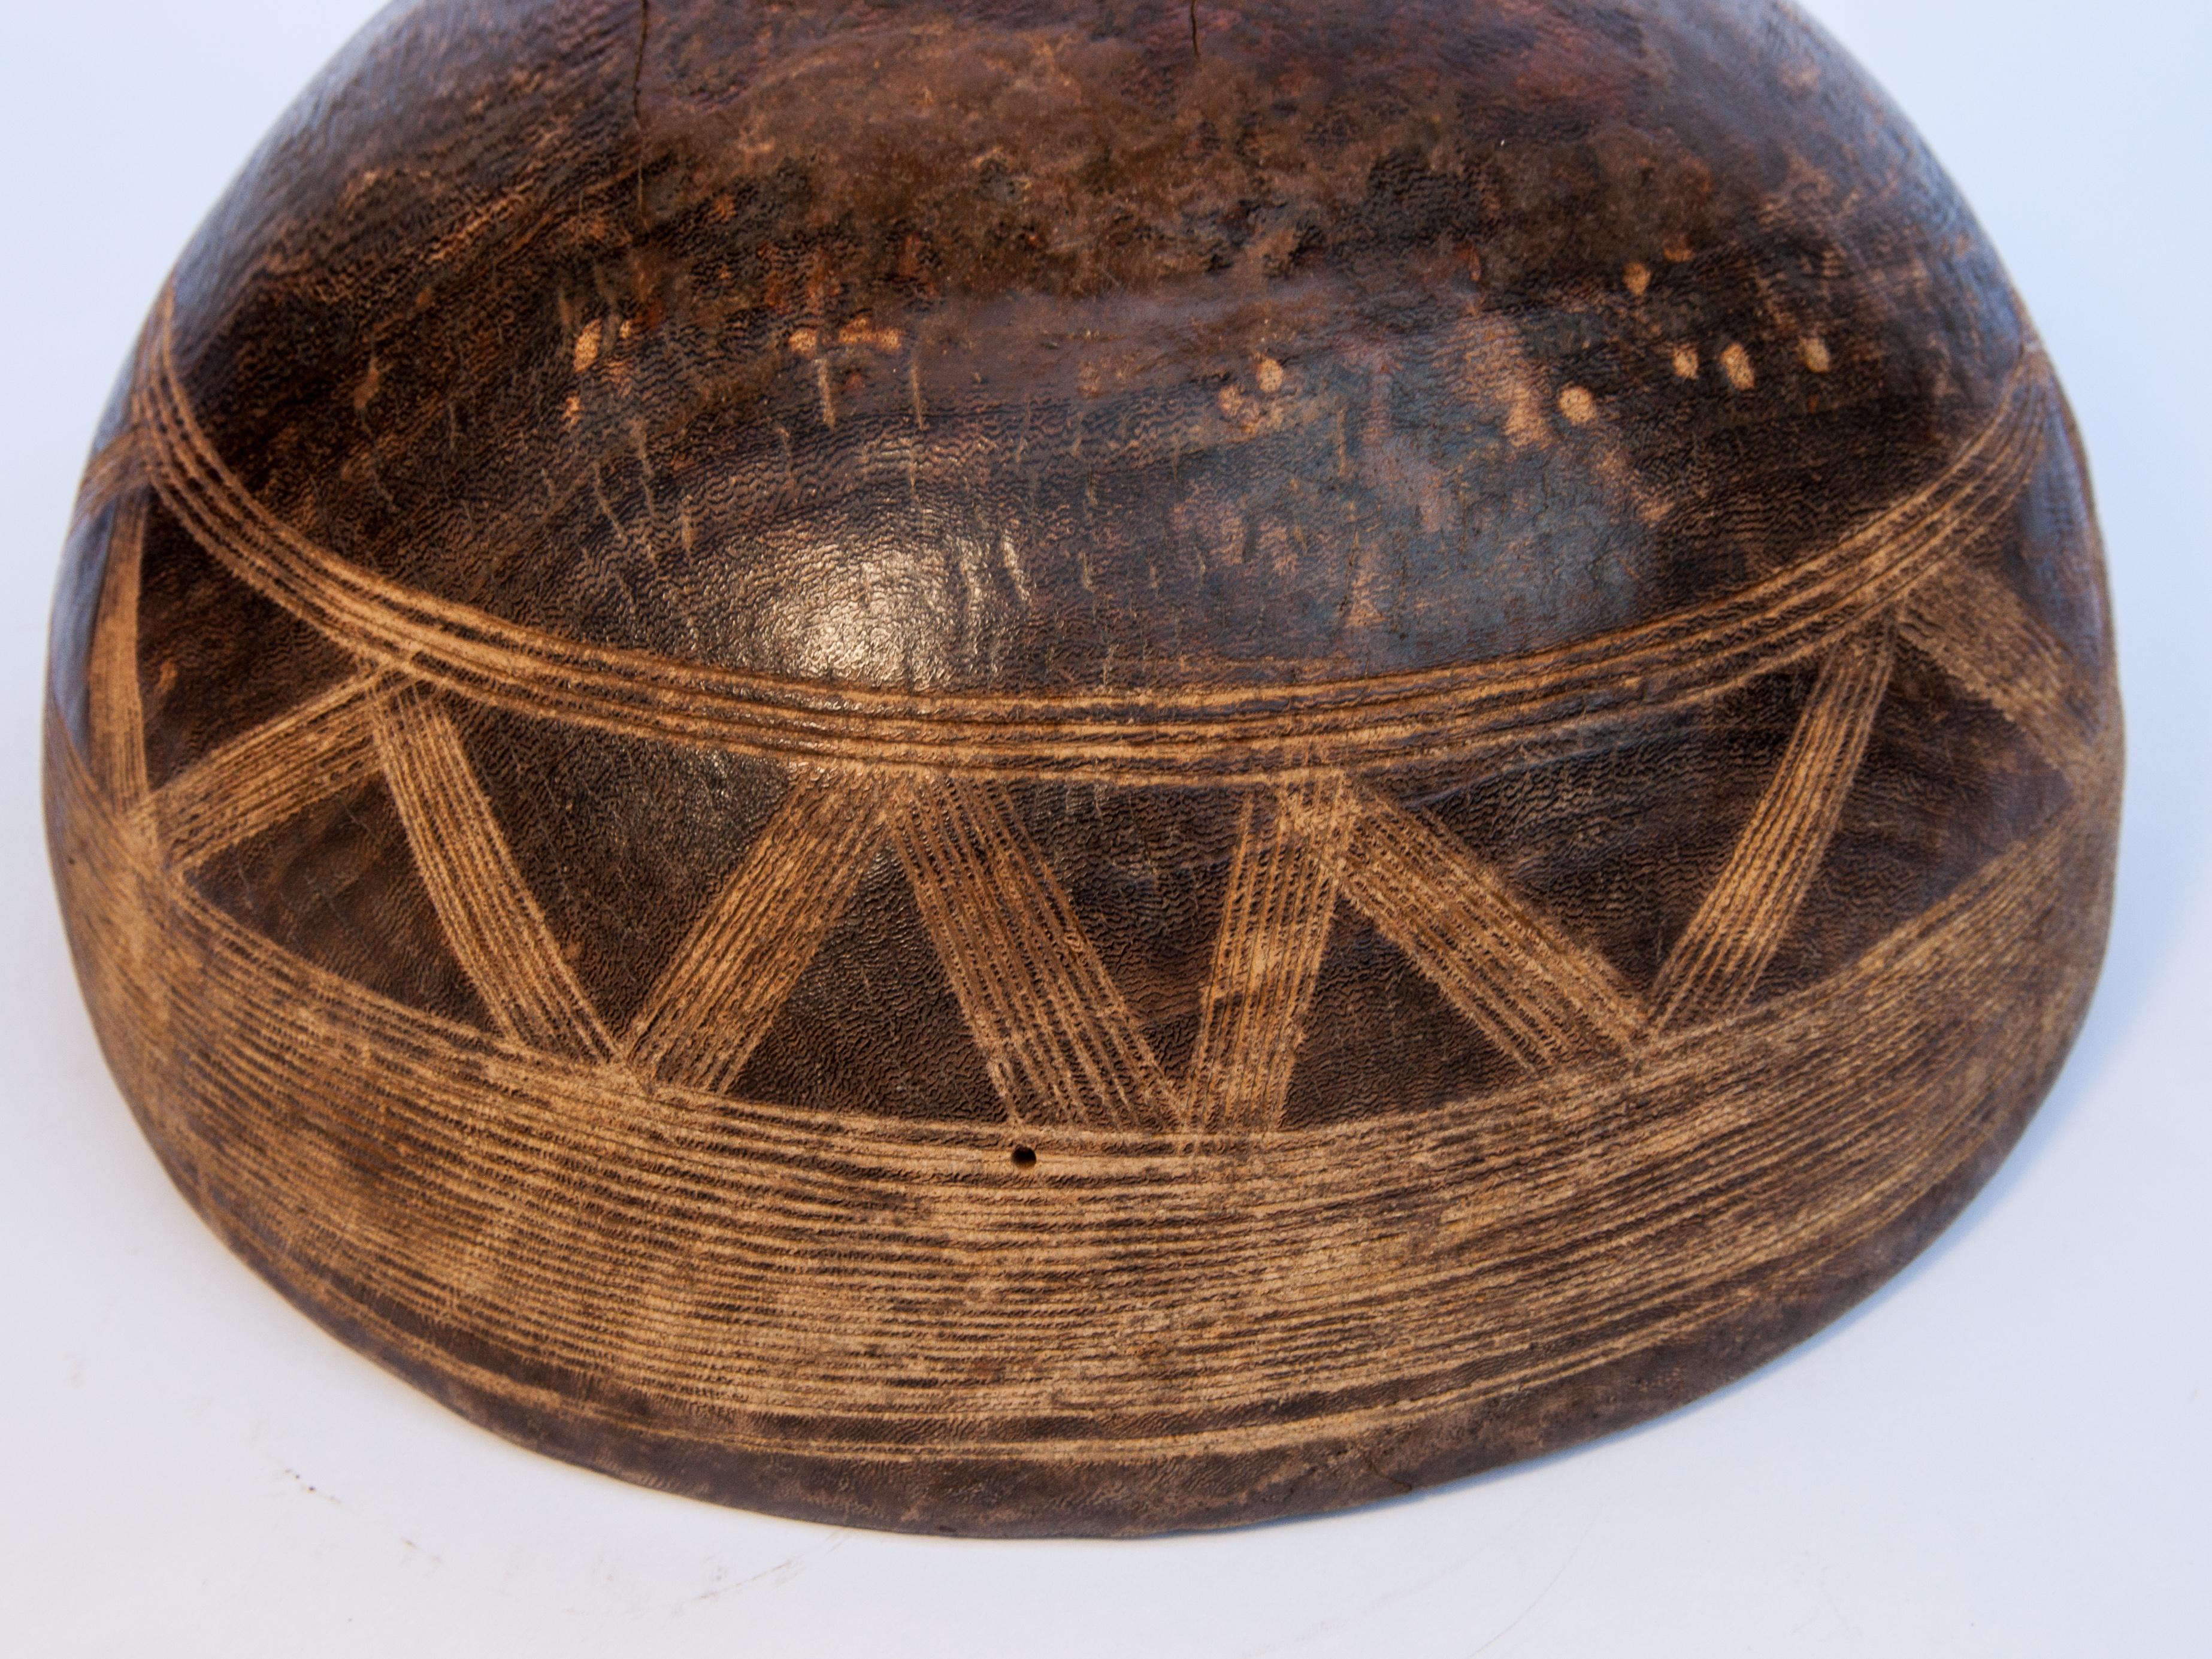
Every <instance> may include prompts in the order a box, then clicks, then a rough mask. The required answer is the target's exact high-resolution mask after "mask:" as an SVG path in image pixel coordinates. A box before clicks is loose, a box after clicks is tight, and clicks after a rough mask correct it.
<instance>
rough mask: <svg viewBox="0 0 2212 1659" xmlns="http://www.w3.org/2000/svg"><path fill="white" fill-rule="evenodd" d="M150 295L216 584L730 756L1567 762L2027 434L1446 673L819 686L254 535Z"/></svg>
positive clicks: (180, 492) (423, 666) (1871, 579)
mask: <svg viewBox="0 0 2212 1659" xmlns="http://www.w3.org/2000/svg"><path fill="white" fill-rule="evenodd" d="M169 307H170V301H169V299H168V298H167V296H166V295H165V296H164V298H163V300H162V301H161V304H160V305H159V306H158V307H156V309H155V315H154V319H153V320H152V322H151V324H150V325H149V337H148V338H147V341H146V343H145V344H144V346H143V349H142V350H141V353H140V368H139V378H138V383H137V389H136V392H135V395H134V409H135V416H136V422H137V427H138V428H139V432H140V435H141V441H142V443H143V465H144V466H145V468H146V471H147V474H148V476H149V477H150V479H151V480H152V482H153V483H154V486H155V489H157V490H158V491H159V493H160V495H161V500H162V501H163V502H164V503H165V504H166V505H167V507H168V509H169V510H170V511H171V512H172V513H174V514H175V515H176V516H177V518H178V519H179V520H181V521H182V522H183V523H184V524H185V526H186V527H187V528H188V529H189V530H190V531H191V533H192V534H193V535H194V536H195V537H197V538H198V539H199V540H200V542H201V543H202V544H204V546H205V547H206V548H207V549H208V550H209V551H210V553H211V554H213V555H214V556H215V557H216V559H217V560H219V561H220V562H222V564H223V565H224V566H225V568H228V570H229V571H230V572H231V573H232V574H234V575H235V576H236V577H238V578H239V580H241V581H244V582H246V584H247V585H249V586H252V588H254V589H255V590H256V591H257V592H260V593H262V594H263V595H264V596H265V597H267V598H268V599H271V600H273V601H274V602H275V603H276V604H277V605H281V606H283V608H284V609H285V610H287V611H290V612H291V613H293V614H294V615H295V616H296V617H300V618H301V619H302V620H303V621H305V622H307V623H308V624H310V625H311V626H313V627H314V628H316V629H319V630H321V631H322V632H323V633H325V635H329V636H330V637H331V639H333V640H335V641H337V642H338V643H339V644H340V645H342V646H343V647H345V648H346V649H347V650H348V651H349V652H351V653H354V654H355V655H356V656H357V657H359V658H361V659H363V660H364V661H366V662H368V663H372V664H375V665H380V666H383V667H386V668H390V669H394V670H398V671H403V672H404V673H407V674H409V675H411V676H414V677H415V678H419V679H422V680H426V681H428V682H431V683H433V684H437V685H440V686H442V687H444V688H446V689H447V690H451V691H453V692H455V693H458V694H459V695H460V696H465V697H470V698H473V699H476V700H477V701H479V702H488V703H492V704H496V705H498V706H500V707H502V708H510V709H513V710H515V711H518V712H520V713H522V714H532V715H538V716H543V717H549V718H553V719H559V720H572V721H575V722H578V723H580V724H584V725H588V726H597V727H599V728H601V729H604V730H607V731H612V732H623V733H628V734H629V735H632V736H637V737H645V738H660V739H664V740H668V741H674V742H680V743H690V744H705V745H708V746H711V747H714V748H719V749H725V750H732V751H735V752H739V753H745V754H753V755H761V756H768V757H784V758H789V759H811V760H816V761H824V762H836V763H848V764H872V765H876V766H884V767H893V768H904V769H924V770H928V771H932V772H937V773H944V772H959V771H967V772H984V773H998V774H1002V775H1004V774H1013V775H1057V776H1065V777H1076V778H1087V779H1092V780H1097V781H1112V782H1121V783H1146V782H1176V781H1187V780H1197V779H1213V780H1233V779H1236V778H1238V777H1247V776H1249V777H1254V778H1255V779H1256V778H1258V777H1261V776H1265V777H1268V778H1273V779H1282V778H1285V777H1294V776H1298V775H1317V774H1320V773H1323V772H1329V771H1339V770H1343V769H1360V768H1364V767H1383V766H1390V765H1402V764H1405V763H1410V762H1418V761H1424V760H1431V759H1436V758H1441V757H1459V756H1465V755H1470V754H1474V753H1478V752H1480V751H1483V750H1490V749H1494V748H1498V747H1500V746H1516V747H1526V746H1528V745H1532V744H1535V745H1541V744H1547V743H1550V742H1559V741H1569V740H1571V738H1572V737H1573V736H1574V734H1576V733H1578V732H1583V731H1587V730H1588V729H1589V728H1592V727H1595V726H1605V725H1609V724H1612V723H1613V722H1616V721H1619V720H1623V719H1627V718H1632V717H1635V716H1638V715H1642V714H1654V713H1658V712H1662V711H1663V710H1665V709H1668V708H1678V707H1685V706H1688V705H1692V704H1695V703H1697V702H1703V701H1705V700H1708V699H1711V698H1712V697H1715V696H1720V695H1721V694H1723V693H1724V692H1726V691H1728V690H1730V689H1732V688H1734V687H1735V686H1738V685H1741V684H1744V683H1746V682H1747V681H1748V680H1751V679H1753V678H1756V677H1758V676H1759V675H1761V674H1764V673H1766V672H1769V671H1772V670H1774V669H1776V668H1778V667H1781V666H1783V665H1785V664H1788V663H1790V662H1793V661H1796V660H1798V659H1802V658H1803V657H1805V656H1806V655H1808V654H1809V653H1814V652H1817V651H1819V650H1820V649H1821V648H1823V647H1826V646H1827V645H1830V644H1832V643H1833V642H1834V641H1836V640H1837V639H1838V638H1840V637H1842V636H1843V635H1847V634H1849V633H1850V632H1852V631H1854V630H1855V629H1858V628H1859V627H1861V626H1863V624H1865V623H1868V622H1869V621H1870V620H1871V619H1873V618H1874V617H1877V616H1880V615H1882V614H1884V613H1886V612H1887V611H1889V610H1890V609H1891V608H1892V607H1893V606H1894V605H1897V604H1898V603H1899V601H1900V600H1901V599H1904V598H1905V595H1907V594H1908V593H1910V592H1911V590H1912V589H1913V588H1914V586H1916V585H1917V584H1918V583H1919V582H1921V581H1922V580H1924V579H1925V578H1927V577H1928V576H1929V575H1930V574H1933V573H1935V572H1936V571H1937V570H1940V569H1942V568H1944V567H1945V566H1947V565H1948V564H1950V563H1951V562H1954V560H1956V559H1958V558H1960V556H1963V555H1965V554H1966V553H1967V552H1968V551H1969V550H1971V549H1972V548H1973V547H1974V546H1976V545H1977V544H1979V543H1981V542H1982V541H1984V539H1985V538H1990V537H1991V536H1994V535H1996V534H1998V533H2000V532H2002V528H2003V526H2004V525H2005V523H2006V521H2007V515H2006V513H2005V512H2004V510H2003V509H2004V508H2005V507H2006V506H2007V505H2008V503H2009V502H2010V501H2013V500H2014V499H2015V497H2016V496H2017V495H2018V494H2019V493H2020V491H2021V489H2023V488H2024V487H2025V486H2026V484H2027V481H2028V479H2029V477H2030V476H2031V475H2032V473H2033V468H2034V466H2035V464H2036V460H2037V458H2038V456H2039V453H2040V452H2041V447H2042V444H2043V441H2044V437H2045V431H2046V428H2047V427H2048V424H2049V420H2050V415H2051V404H2050V393H2049V376H2048V371H2047V368H2046V366H2045V362H2044V360H2043V358H2042V356H2041V355H2040V353H2039V352H2035V351H2033V350H2032V351H2030V352H2029V353H2028V354H2027V356H2024V357H2023V358H2022V360H2021V362H2020V364H2019V365H2018V366H2017V367H2016V368H2015V370H2014V372H2013V374H2012V376H2011V378H2010V379H2009V380H2008V382H2007V384H2006V386H2005V390H2004V392H2003V396H2002V399H2001V400H2000V403H1999V404H1998V407H1997V409H1996V411H1995V413H1994V414H1993V415H1992V416H1990V420H1989V422H1988V423H1987V424H1986V425H1985V426H1984V428H1983V429H1982V431H1981V432H1980V433H1979V434H1978V435H1976V436H1975V438H1974V439H1973V440H1972V441H1971V442H1969V443H1968V444H1967V445H1966V447H1964V448H1963V449H1962V450H1961V451H1960V453H1959V454H1958V456H1957V457H1956V458H1955V459H1953V461H1952V462H1951V463H1950V465H1948V466H1947V467H1946V468H1945V469H1944V470H1943V471H1942V473H1941V474H1940V475H1939V476H1938V477H1936V478H1934V479H1932V480H1931V481H1929V483H1926V484H1925V485H1923V486H1922V487H1921V488H1920V489H1917V490H1915V491H1913V492H1912V493H1911V495H1907V496H1905V498H1904V499H1902V500H1900V501H1898V502H1897V503H1895V504H1894V505H1893V506H1892V507H1889V508H1887V510H1885V511H1883V512H1881V513H1878V514H1876V515H1875V516H1874V517H1873V518H1871V519H1870V520H1868V521H1867V522H1866V523H1865V524H1863V525H1862V526H1860V527H1859V528H1858V529H1857V530H1855V531H1854V532H1851V533H1850V535H1849V536H1846V537H1844V538H1843V539H1841V540H1840V541H1838V542H1837V543H1835V544H1833V545H1832V546H1831V547H1829V548H1826V549H1825V550H1822V551H1820V552H1819V553H1816V554H1814V556H1811V557H1809V558H1806V559H1803V560H1801V561H1799V562H1797V563H1796V564H1795V565H1793V566H1791V567H1790V568H1789V569H1787V570H1785V571H1783V572H1781V573H1779V574H1776V575H1774V576H1772V577H1770V578H1768V579H1767V580H1764V581H1760V582H1758V583H1754V584H1753V585H1752V586H1748V587H1747V588H1744V589H1742V590H1741V591H1739V592H1735V593H1732V594H1729V595H1727V596H1726V597H1724V598H1722V599H1717V600H1714V601H1712V602H1711V603H1709V604H1706V605H1699V606H1697V607H1695V608H1692V609H1691V610H1687V611H1680V612H1677V613H1675V614H1674V615H1673V616H1669V617H1662V618H1660V619H1658V620H1657V621H1655V622H1652V623H1644V624H1641V625H1639V626H1637V627H1634V628H1628V629H1620V630H1618V631H1616V632H1613V633H1611V634H1607V635H1601V636H1599V637H1597V638H1595V639H1592V640H1588V641H1580V642H1577V643H1576V644H1573V645H1569V646H1564V647H1557V648H1553V649H1547V650H1544V651H1539V652H1530V653H1522V654H1520V655H1516V656H1510V657H1504V658H1499V659H1494V660H1492V661H1490V662H1486V663H1480V664H1475V665H1468V666H1466V667H1455V668H1450V669H1443V670H1434V671H1423V672H1419V673H1409V674H1401V675H1390V676H1380V677H1375V678H1364V679H1357V680H1340V681H1331V682H1316V683H1313V684H1284V685H1278V686H1264V687H1242V688H1227V689H1217V690H1203V689H1188V688H1186V689H1173V690H1132V691H1126V692H1097V693H1085V694H1080V695H1051V696H1046V695H1032V696H1003V695H998V694H986V693H955V692H947V693H939V694H922V693H908V692H904V691H885V690H871V689H866V688H853V687H842V688H841V687H834V686H824V685H822V684H815V683H811V682H805V681H799V680H792V679H786V678H777V677H774V676H769V675H761V674H750V673H744V672H740V671H735V670H730V669H722V668H716V667H713V666H709V665H702V664H696V663H686V662H681V661H678V660H676V659H671V658H667V657H663V656H659V655H657V654H655V653H650V652H645V651H638V650H631V649H624V648H617V647H602V646H594V645H590V644H586V643H583V642H580V641H574V640H569V639H564V638H562V637H560V636H559V635H554V634H550V633H548V632H546V631H544V630H543V629H536V628H532V627H528V626H526V625H525V624H522V623H513V622H509V621H507V620H505V619H503V618H501V617H495V616H493V615H491V614H490V613H489V612H488V611H483V610H479V609H477V608H476V607H474V606H471V605H462V604H459V603H457V602H455V601H453V600H449V599H440V598H438V597H436V596H435V595H432V594H428V593H424V592H419V591H417V590H416V589H413V588H410V587H407V586H403V585H401V584H399V583H397V582H394V581H392V580H388V579H386V578H385V577H382V576H380V575H377V574H374V572H371V571H368V570H365V569H362V568H360V567H359V566H357V565H355V564H352V563H349V562H347V561H346V560H344V559H342V558H340V557H338V556H337V555H336V554H334V553H332V552H331V550H328V549H326V548H324V547H321V546H319V545H318V544H316V543H314V542H313V541H312V540H310V539H309V538H307V537H306V536H304V535H302V534H301V533H300V532H298V531H296V530H295V529H293V528H292V527H291V526H289V525H287V524H285V523H284V522H283V520H280V519H278V518H277V517H276V515H275V514H274V513H271V512H270V511H269V510H268V509H267V508H266V507H264V506H263V505H262V504H261V503H260V502H259V501H258V500H256V499H255V497H254V496H253V495H252V492H251V491H249V490H248V489H246V487H245V485H244V484H243V483H241V482H240V479H239V478H238V477H237V476H236V475H235V474H234V473H233V472H232V471H230V469H229V468H228V465H225V463H224V461H223V459H222V457H221V456H220V455H219V454H218V453H216V450H215V447H214V446H213V445H212V443H211V442H210V440H209V439H208V437H207V435H206V433H205V432H204V430H203V429H202V428H201V427H200V425H199V422H198V420H197V417H196V416H195V415H194V414H193V411H192V409H191V403H190V400H189V399H188V398H187V396H186V394H185V388H184V386H183V384H182V382H181V381H180V380H179V377H178V373H177V367H176V362H175V358H174V352H173V342H172V340H171V337H170V330H169Z"/></svg>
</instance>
